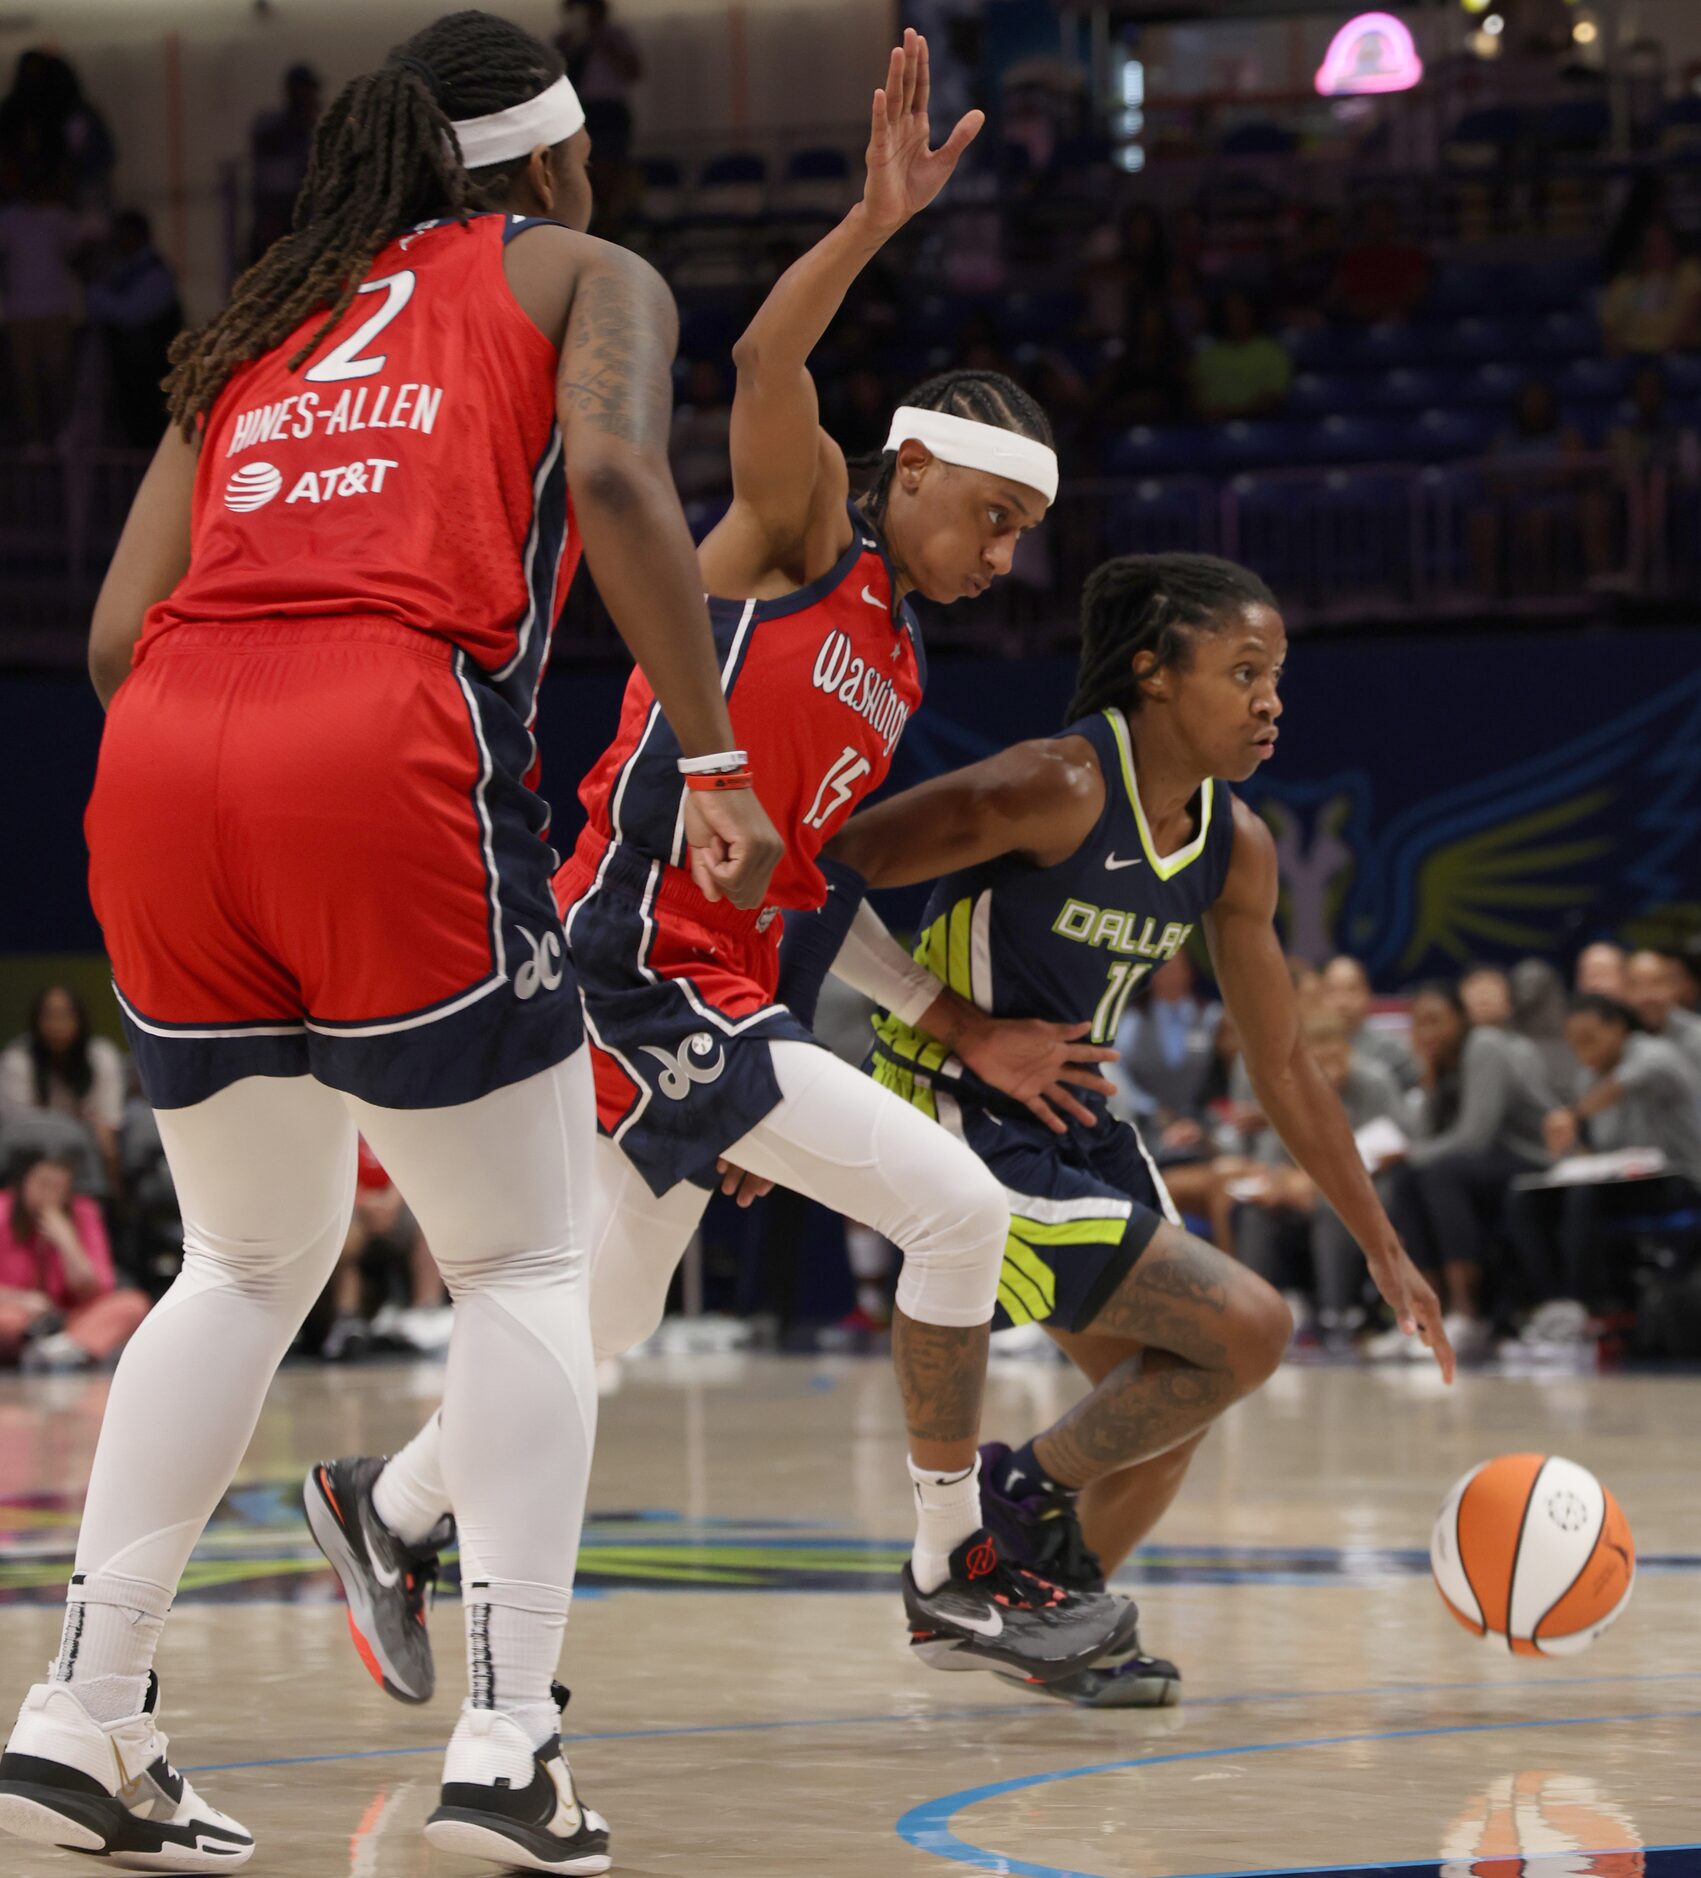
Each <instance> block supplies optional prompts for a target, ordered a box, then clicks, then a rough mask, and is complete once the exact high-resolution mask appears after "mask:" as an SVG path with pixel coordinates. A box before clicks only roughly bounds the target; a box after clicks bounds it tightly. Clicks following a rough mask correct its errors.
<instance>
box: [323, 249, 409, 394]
mask: <svg viewBox="0 0 1701 1878" xmlns="http://www.w3.org/2000/svg"><path fill="white" fill-rule="evenodd" d="M417 279H418V276H417V275H416V274H415V273H414V271H413V269H412V268H411V267H406V268H403V269H402V271H401V272H400V273H399V274H386V275H385V276H384V277H383V278H382V279H381V280H369V281H368V282H367V283H366V285H365V286H364V287H362V288H360V289H359V291H360V292H361V293H381V294H383V295H385V296H386V297H385V300H384V304H383V305H382V306H381V307H380V308H379V309H378V311H377V312H376V313H374V314H372V315H371V317H370V318H368V319H364V320H362V321H361V323H360V324H359V325H358V326H357V327H356V328H355V329H354V331H353V332H352V333H350V334H349V336H348V337H347V338H346V339H345V340H344V341H343V342H342V344H341V345H340V346H333V347H332V348H331V350H330V351H329V352H327V353H326V354H325V356H324V357H323V358H322V359H321V360H320V361H319V363H318V364H317V365H315V366H312V367H311V368H310V369H309V370H307V371H305V372H303V373H302V376H303V377H304V378H307V379H310V380H311V381H312V382H313V383H314V384H316V385H334V384H338V383H340V382H341V381H342V380H343V379H345V378H371V377H372V376H373V374H374V373H376V372H381V371H383V369H384V367H385V365H386V364H387V363H388V362H389V354H388V353H385V352H380V353H378V354H377V355H376V356H375V357H373V358H366V359H363V358H362V357H361V356H360V354H361V350H362V348H363V347H366V346H369V345H371V343H372V342H373V340H374V339H376V338H377V337H378V335H379V334H380V333H381V332H382V331H383V330H384V328H385V327H386V326H388V325H389V323H390V322H391V320H393V319H394V318H395V317H396V315H397V314H398V313H400V312H401V310H402V308H403V307H405V306H406V305H407V303H408V302H409V301H410V300H411V299H412V298H413V290H414V283H415V282H416V280H417Z"/></svg>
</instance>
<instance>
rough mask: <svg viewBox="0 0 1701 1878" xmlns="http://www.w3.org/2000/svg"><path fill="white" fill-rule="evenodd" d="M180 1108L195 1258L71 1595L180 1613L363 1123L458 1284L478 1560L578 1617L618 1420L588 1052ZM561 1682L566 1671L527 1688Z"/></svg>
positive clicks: (113, 1450) (85, 1541)
mask: <svg viewBox="0 0 1701 1878" xmlns="http://www.w3.org/2000/svg"><path fill="white" fill-rule="evenodd" d="M159 1124H160V1133H161V1136H162V1138H163V1140H164V1143H165V1151H166V1158H167V1160H168V1161H169V1163H170V1166H171V1173H172V1179H173V1181H174V1182H175V1184H176V1188H177V1194H178V1198H179V1201H180V1203H181V1206H182V1212H183V1228H184V1258H183V1269H182V1271H181V1273H180V1275H179V1276H178V1279H177V1282H176V1283H175V1284H174V1285H173V1286H172V1287H171V1289H170V1290H169V1291H168V1292H167V1293H166V1295H165V1297H164V1298H163V1299H162V1300H161V1302H160V1304H159V1306H158V1307H157V1308H156V1309H155V1310H154V1311H153V1313H152V1314H151V1315H150V1316H149V1317H148V1319H147V1321H146V1322H145V1323H144V1324H143V1326H142V1328H141V1329H140V1330H139V1331H138V1332H137V1334H136V1336H135V1337H134V1338H133V1339H132V1341H131V1343H130V1345H129V1348H128V1349H127V1350H126V1351H125V1353H124V1357H123V1360H122V1361H121V1362H120V1364H119V1366H118V1371H117V1374H116V1375H115V1376H114V1378H113V1383H112V1392H111V1396H110V1398H109V1400H108V1403H107V1410H106V1417H105V1420H104V1422H103V1423H102V1426H101V1433H100V1442H99V1446H98V1448H97V1450H96V1454H95V1462H94V1470H93V1476H92V1478H91V1480H90V1482H89V1493H88V1502H87V1506H86V1508H85V1511H84V1516H83V1527H82V1533H81V1535H80V1537H79V1539H78V1544H77V1572H78V1575H79V1578H80V1579H82V1580H83V1582H82V1583H81V1584H74V1585H73V1588H72V1593H71V1596H72V1600H73V1602H74V1603H75V1602H79V1601H80V1602H84V1603H87V1604H90V1605H118V1606H120V1607H121V1608H125V1609H131V1610H136V1609H140V1610H142V1611H144V1612H151V1611H152V1610H153V1609H154V1608H155V1607H156V1606H158V1607H160V1608H159V1614H160V1615H163V1605H162V1603H161V1600H163V1601H164V1603H169V1600H170V1597H171V1594H172V1593H173V1592H174V1591H175V1589H176V1586H177V1582H178V1579H179V1578H180V1577H181V1575H182V1572H183V1567H184V1565H185V1563H186V1562H187V1560H188V1557H189V1553H190V1550H191V1548H192V1547H193V1546H194V1544H195V1541H196V1539H197V1538H198V1537H199V1536H200V1532H201V1529H202V1527H203V1525H204V1524H205V1523H206V1520H207V1518H208V1516H209V1515H210V1514H211V1512H212V1510H213V1508H214V1507H215V1506H216V1505H217V1503H218V1501H219V1498H220V1496H221V1495H222V1494H223V1493H224V1491H225V1489H226V1488H227V1487H228V1485H229V1484H230V1480H231V1477H232V1476H233V1475H234V1473H235V1471H236V1468H237V1465H238V1463H239V1462H240V1461H241V1459H242V1456H243V1453H244V1451H245V1450H246V1448H247V1446H248V1442H249V1438H250V1436H251V1435H252V1434H253V1432H254V1427H255V1423H256V1421H257V1420H258V1418H259V1413H260V1406H261V1403H262V1402H263V1400H264V1398H265V1393H266V1389H267V1386H268V1384H269V1383H270V1381H271V1378H272V1373H273V1371H274V1370H275V1369H276V1367H277V1365H278V1363H279V1361H280V1360H281V1359H282V1357H283V1354H284V1352H285V1351H286V1350H287V1349H288V1348H289V1345H290V1342H291V1340H292V1339H293V1337H294V1336H295V1333H296V1331H297V1329H298V1328H299V1327H300V1325H301V1321H302V1319H303V1318H304V1317H305V1315H306V1313H307V1311H308V1309H309V1308H310V1307H311V1305H312V1304H313V1301H314V1300H315V1299H316V1298H317V1297H318V1295H319V1293H320V1292H321V1291H322V1290H323V1288H324V1286H325V1283H326V1281H327V1280H328V1279H329V1277H330V1275H331V1272H332V1269H333V1268H334V1266H335V1264H336V1261H337V1255H338V1253H339V1251H340V1250H341V1247H342V1243H343V1238H344V1234H345V1232H346V1231H347V1227H348V1221H349V1214H350V1208H351V1206H352V1203H353V1198H354V1180H355V1147H356V1131H357V1129H358V1131H359V1132H360V1133H361V1134H364V1135H365V1136H366V1138H367V1140H368V1141H369V1142H370V1143H371V1145H372V1148H373V1151H374V1152H375V1153H376V1154H377V1156H378V1158H379V1159H380V1160H381V1161H382V1162H383V1163H384V1165H385V1167H386V1168H387V1169H388V1171H389V1173H390V1176H391V1178H392V1179H393V1180H394V1181H395V1183H396V1186H397V1187H398V1188H399V1189H400V1191H401V1193H402V1194H403V1196H404V1197H405V1199H406V1200H407V1202H408V1204H409V1206H410V1207H411V1208H412V1209H413V1211H414V1214H415V1216H416V1217H417V1218H418V1220H419V1223H420V1226H421V1228H422V1229H423V1231H424V1233H425V1235H426V1238H427V1240H428V1242H429V1244H430V1246H431V1249H432V1252H433V1253H434V1255H435V1256H436V1259H437V1262H438V1264H439V1266H440V1267H441V1268H442V1271H443V1276H444V1280H445V1282H446V1283H447V1285H448V1287H449V1290H450V1292H451V1294H452V1295H453V1297H454V1299H455V1304H456V1310H455V1330H454V1336H453V1339H452V1340H451V1343H450V1348H449V1364H448V1373H447V1377H446V1380H445V1384H444V1406H443V1411H442V1415H441V1424H442V1426H441V1467H442V1478H443V1481H444V1483H445V1485H446V1488H447V1490H448V1491H449V1493H450V1494H451V1496H452V1498H453V1501H454V1505H455V1510H456V1514H457V1517H458V1519H459V1521H460V1529H461V1545H462V1551H463V1560H464V1563H463V1573H464V1575H465V1577H466V1579H467V1580H468V1581H472V1580H486V1581H488V1583H489V1585H490V1590H489V1592H488V1594H487V1601H488V1602H490V1603H491V1604H495V1605H498V1606H508V1605H512V1606H514V1607H515V1608H517V1609H520V1610H524V1611H528V1612H536V1611H538V1610H539V1607H540V1606H547V1607H548V1608H549V1610H551V1611H554V1612H556V1613H557V1615H556V1616H555V1618H554V1621H555V1623H556V1625H557V1626H558V1625H559V1621H560V1618H561V1617H564V1615H565V1612H566V1606H567V1600H568V1596H569V1590H570V1586H571V1583H572V1571H573V1562H574V1560H575V1558H576V1556H577V1552H578V1544H579V1531H580V1526H581V1523H582V1521H583V1517H584V1501H585V1489H586V1485H587V1483H588V1481H589V1477H590V1463H591V1448H592V1443H593V1441H594V1438H595V1431H596V1386H595V1367H594V1360H593V1358H592V1355H591V1339H590V1325H589V1287H588V1285H587V1282H586V1280H587V1261H586V1258H585V1251H584V1248H585V1245H586V1242H587V1238H588V1234H587V1232H586V1221H585V1217H584V1214H585V1207H584V1196H585V1194H586V1191H587V1189H588V1188H589V1185H590V1170H589V1165H588V1161H589V1154H590V1149H591V1146H592V1144H593V1142H594V1140H595V1126H596V1124H595V1115H594V1109H593V1102H592V1092H591V1077H590V1061H589V1056H588V1053H587V1052H586V1051H584V1050H580V1051H579V1052H577V1053H576V1055H575V1056H574V1057H573V1058H571V1059H570V1060H569V1061H568V1062H566V1063H563V1064H560V1065H558V1066H557V1067H556V1068H554V1069H552V1070H546V1071H544V1072H543V1073H542V1074H540V1075H537V1076H532V1077H529V1078H527V1079H526V1080H525V1081H523V1082H519V1083H514V1084H511V1085H510V1086H509V1087H507V1088H505V1089H499V1090H497V1091H495V1092H494V1093H493V1094H491V1095H488V1096H485V1097H483V1098H481V1099H480V1100H479V1101H476V1102H471V1103H467V1104H464V1105H462V1106H458V1107H453V1108H438V1109H407V1110H403V1109H379V1108H373V1107H372V1106H370V1105H369V1104H367V1103H364V1102H360V1101H357V1100H355V1099H354V1098H353V1097H350V1096H345V1095H342V1094H340V1093H339V1092H338V1091H336V1090H334V1089H329V1088H326V1087H325V1086H324V1085H323V1084H321V1083H317V1082H314V1081H313V1080H312V1079H311V1078H307V1077H300V1078H270V1077H253V1078H249V1079H247V1080H245V1081H242V1082H239V1083H236V1084H233V1085H232V1086H231V1087H230V1088H228V1089H225V1090H223V1091H221V1092H220V1093H219V1094H218V1095H216V1096H213V1097H212V1098H211V1099H210V1100H208V1101H206V1102H202V1103H197V1104H196V1105H194V1106H193V1107H190V1108H186V1109H172V1110H164V1111H162V1112H161V1113H160V1116H159ZM96 1628H97V1629H98V1628H99V1627H98V1626H97V1627H96ZM125 1667H126V1668H127V1669H132V1670H133V1669H134V1664H129V1665H126V1666H125ZM550 1667H551V1668H552V1667H553V1664H551V1665H550ZM85 1669H86V1673H89V1674H95V1673H99V1665H96V1664H89V1665H86V1666H85ZM63 1673H68V1674H70V1675H71V1676H72V1677H73V1679H75V1678H76V1676H77V1675H78V1674H80V1673H85V1672H79V1671H76V1670H73V1669H71V1668H70V1667H69V1666H66V1668H65V1670H64V1672H63ZM548 1694H549V1691H548V1671H547V1670H546V1671H545V1672H544V1673H543V1675H542V1688H541V1690H540V1691H534V1692H523V1699H525V1700H528V1701H530V1700H535V1699H541V1700H544V1701H547V1699H548Z"/></svg>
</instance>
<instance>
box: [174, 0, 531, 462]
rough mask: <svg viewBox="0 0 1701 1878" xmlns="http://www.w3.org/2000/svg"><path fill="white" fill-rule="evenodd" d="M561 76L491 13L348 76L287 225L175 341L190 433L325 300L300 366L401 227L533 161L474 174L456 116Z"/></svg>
mask: <svg viewBox="0 0 1701 1878" xmlns="http://www.w3.org/2000/svg"><path fill="white" fill-rule="evenodd" d="M560 76H561V60H560V58H559V57H558V56H557V55H556V53H555V52H554V51H553V50H552V49H551V48H550V47H549V46H546V45H545V44H544V43H543V42H542V41H541V40H538V39H534V38H533V37H532V35H531V34H530V33H528V32H526V31H524V30H523V29H522V28H520V27H518V26H514V25H511V24H510V23H509V22H508V21H507V20H503V19H498V18H497V17H496V16H495V15H494V14H492V13H476V12H467V13H450V14H446V15H445V16H444V17H443V18H442V19H440V20H436V21H434V22H433V23H432V24H431V25H430V26H427V27H426V28H424V30H423V31H421V32H418V33H415V34H414V36H413V38H411V39H409V40H408V41H406V42H405V43H404V44H403V45H400V46H398V47H396V49H395V50H394V51H393V52H392V53H391V54H390V56H389V59H388V61H387V62H386V63H385V64H384V65H382V66H381V67H380V68H379V69H378V70H377V71H375V72H367V73H363V74H362V75H361V76H360V77H359V78H356V79H353V80H352V81H351V82H350V83H349V84H347V85H346V86H345V87H344V88H343V90H342V91H341V92H340V93H339V94H338V95H337V97H336V99H335V100H334V102H333V103H332V104H331V106H330V108H329V110H327V111H326V113H325V115H324V117H323V119H322V120H321V121H320V124H319V128H318V130H317V131H316V132H315V134H314V138H313V155H312V160H311V162H310V163H309V165H308V170H307V179H306V181H305V182H304V183H303V184H302V186H301V193H300V195H299V196H298V197H297V198H296V203H295V225H294V229H293V232H292V233H290V234H288V235H286V236H284V237H283V239H282V240H281V241H278V242H276V243H274V244H273V246H272V247H270V248H269V249H267V251H266V253H265V254H264V255H262V256H261V258H260V259H259V260H258V261H256V262H255V263H254V265H253V266H252V267H251V268H249V270H248V271H247V273H245V274H244V275H243V276H242V278H241V279H240V280H239V281H238V282H237V283H236V289H235V291H234V292H233V293H232V295H231V297H230V302H229V304H228V305H227V306H226V307H225V309H224V311H223V312H221V313H220V314H218V316H217V317H216V318H215V319H213V320H212V321H211V322H210V323H209V324H208V325H206V326H203V327H202V328H201V329H200V330H199V331H198V332H193V333H185V334H184V335H183V336H182V337H181V338H179V339H178V340H177V341H176V342H175V344H174V345H173V346H172V348H171V373H170V376H169V377H168V378H167V379H166V381H165V392H166V398H167V402H168V404H169V406H170V409H171V417H172V421H173V422H174V423H176V424H178V425H180V426H181V427H182V429H183V433H184V435H185V436H187V437H189V438H191V439H193V437H194V434H195V425H196V423H197V421H198V420H199V419H200V418H203V417H204V416H205V415H206V413H207V412H208V411H209V410H210V409H211V408H212V404H213V400H214V399H215V398H216V397H217V396H218V394H219V393H220V391H222V390H223V389H224V386H225V383H226V381H227V380H228V379H229V378H230V376H231V374H232V373H233V372H234V371H235V370H236V369H237V367H238V366H240V365H243V364H245V363H246V362H247V361H248V360H250V359H257V358H259V357H260V356H261V354H262V353H265V352H268V351H270V350H271V349H272V347H274V346H277V345H281V344H282V343H283V341H284V340H285V339H287V338H288V337H289V335H290V334H291V333H292V332H294V331H295V329H296V328H297V327H298V326H299V325H300V324H301V323H302V321H303V320H305V319H306V318H307V317H308V315H309V314H310V313H312V312H313V311H314V310H315V309H316V308H318V307H328V308H329V311H328V312H327V313H326V315H325V318H324V320H323V321H322V323H321V324H320V325H319V327H318V329H317V330H316V331H315V332H314V333H313V335H312V336H311V337H310V338H309V339H308V340H307V341H306V343H305V344H304V345H302V346H301V347H300V348H299V349H298V350H297V351H296V352H295V353H294V354H292V356H291V358H290V361H289V365H290V369H291V370H292V371H294V370H295V369H296V368H297V367H299V366H301V365H302V364H304V363H305V362H306V361H307V360H308V359H309V358H310V357H311V356H312V355H313V353H314V351H315V350H316V349H317V348H318V347H319V345H320V344H321V343H322V342H323V341H324V340H325V338H326V337H327V336H328V335H329V334H330V332H331V331H332V330H333V328H334V327H335V326H336V324H337V322H338V320H340V319H341V318H342V316H343V314H344V313H345V312H346V311H347V309H348V306H349V303H350V302H351V301H352V300H353V298H354V295H355V291H356V289H357V288H358V287H359V286H360V284H361V281H362V280H363V279H364V278H365V275H366V272H367V270H368V269H369V268H370V267H371V265H372V262H373V259H374V258H375V257H376V255H377V254H378V253H379V251H380V250H381V249H382V248H383V247H384V245H385V244H386V243H387V242H389V241H391V240H393V239H394V238H395V237H396V236H397V235H399V234H400V233H401V232H402V230H403V229H405V228H408V227H411V226H412V224H414V223H415V222H420V221H425V220H427V219H428V218H430V217H432V216H434V215H441V214H445V213H446V214H450V215H453V216H455V217H456V218H457V219H460V220H465V218H466V217H467V215H468V214H470V213H472V212H473V211H474V210H477V209H480V208H484V207H487V206H489V205H490V203H491V202H493V201H494V200H496V199H499V197H500V195H501V194H502V193H503V188H504V186H505V185H506V183H507V180H508V178H509V177H510V176H511V174H512V173H513V171H514V170H515V168H516V167H518V165H519V164H520V163H522V162H524V160H525V159H524V158H517V159H515V161H514V162H512V163H501V164H492V165H489V166H487V167H485V168H482V169H479V170H476V171H472V172H470V173H469V172H468V171H467V170H466V169H465V168H463V166H462V164H461V155H460V147H459V145H458V144H457V143H456V141H455V133H454V130H453V128H452V127H451V122H450V120H451V119H454V118H469V117H484V116H487V115H488V114H489V113H490V112H492V111H502V110H506V109H507V108H508V107H509V106H510V105H515V104H523V103H524V102H525V101H526V100H527V99H528V98H535V97H536V96H537V94H538V93H539V92H540V91H543V90H545V89H546V88H547V87H548V86H550V85H552V84H553V83H554V82H555V80H556V79H557V78H559V77H560Z"/></svg>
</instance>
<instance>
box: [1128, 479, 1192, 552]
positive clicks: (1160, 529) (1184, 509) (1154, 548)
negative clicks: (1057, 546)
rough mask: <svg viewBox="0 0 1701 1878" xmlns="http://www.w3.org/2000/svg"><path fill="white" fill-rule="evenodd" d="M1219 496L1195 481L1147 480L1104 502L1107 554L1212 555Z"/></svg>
mask: <svg viewBox="0 0 1701 1878" xmlns="http://www.w3.org/2000/svg"><path fill="white" fill-rule="evenodd" d="M1216 520H1217V492H1216V490H1215V489H1214V488H1213V487H1212V486H1211V484H1209V483H1207V482H1204V481H1201V480H1200V479H1199V478H1198V477H1194V476H1176V477H1168V478H1159V477H1146V478H1143V479H1142V480H1141V481H1139V482H1137V483H1134V484H1132V485H1130V486H1127V487H1124V488H1122V489H1119V490H1117V491H1116V493H1115V494H1114V495H1112V496H1111V497H1110V498H1109V499H1108V500H1107V501H1106V503H1105V508H1104V520H1103V530H1102V542H1103V552H1104V553H1106V554H1174V553H1186V554H1209V553H1212V552H1213V551H1214V550H1215V549H1216V546H1217V526H1216Z"/></svg>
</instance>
